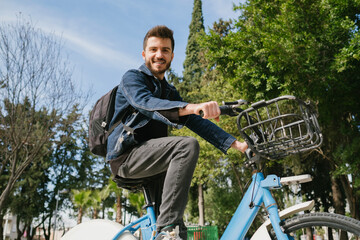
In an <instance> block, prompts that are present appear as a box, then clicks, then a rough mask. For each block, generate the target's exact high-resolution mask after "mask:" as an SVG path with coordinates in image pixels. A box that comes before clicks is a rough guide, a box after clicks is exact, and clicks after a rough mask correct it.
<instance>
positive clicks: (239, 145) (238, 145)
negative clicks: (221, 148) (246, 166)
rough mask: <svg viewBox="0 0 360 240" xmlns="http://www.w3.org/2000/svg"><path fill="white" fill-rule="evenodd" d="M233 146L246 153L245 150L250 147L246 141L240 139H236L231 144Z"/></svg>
mask: <svg viewBox="0 0 360 240" xmlns="http://www.w3.org/2000/svg"><path fill="white" fill-rule="evenodd" d="M231 147H232V148H234V149H236V150H239V151H240V152H242V153H244V152H245V150H246V149H247V148H248V145H247V143H246V142H239V141H238V140H236V141H235V142H233V143H232V144H231Z"/></svg>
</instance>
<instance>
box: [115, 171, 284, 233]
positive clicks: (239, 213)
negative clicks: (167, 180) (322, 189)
mask: <svg viewBox="0 0 360 240" xmlns="http://www.w3.org/2000/svg"><path fill="white" fill-rule="evenodd" d="M280 187H281V184H280V178H279V177H278V176H276V175H269V176H267V177H266V178H265V179H264V175H263V174H262V173H261V172H257V173H254V174H253V176H252V183H251V184H250V186H249V188H248V190H247V191H246V193H245V195H244V197H243V199H242V201H241V203H240V205H239V206H238V208H237V210H236V212H235V214H234V216H233V217H232V219H231V221H230V223H229V225H228V226H227V228H226V230H225V232H224V234H223V235H222V237H221V240H229V239H234V240H235V239H240V240H242V239H244V238H245V235H246V233H247V232H248V230H249V228H250V226H251V224H252V222H253V221H254V219H255V216H256V214H257V213H258V211H259V208H260V206H261V205H262V204H263V203H264V206H265V208H266V210H267V211H268V213H269V218H270V221H271V224H272V226H273V229H274V232H275V234H276V236H277V239H279V240H288V239H289V238H288V236H287V235H286V234H284V233H283V232H282V230H281V228H280V217H279V213H278V208H277V205H276V202H275V200H274V198H273V197H272V195H271V192H270V190H271V189H275V188H280ZM146 210H147V214H146V215H144V216H143V217H141V218H139V219H138V220H136V221H134V222H132V223H130V224H129V225H127V226H125V227H124V228H123V229H122V230H121V231H120V232H119V233H118V234H117V235H116V236H115V237H114V238H113V240H117V239H118V238H119V237H120V236H121V234H123V233H124V232H125V231H129V232H131V233H134V232H135V231H137V230H138V229H139V228H140V229H141V233H142V238H143V239H144V240H154V239H155V234H156V218H155V212H154V208H153V206H152V205H148V206H147V207H146Z"/></svg>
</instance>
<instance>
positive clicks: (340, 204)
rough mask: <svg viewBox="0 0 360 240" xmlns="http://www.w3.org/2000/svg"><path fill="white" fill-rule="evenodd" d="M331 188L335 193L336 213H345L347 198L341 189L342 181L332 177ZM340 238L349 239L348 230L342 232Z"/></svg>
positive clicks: (342, 239)
mask: <svg viewBox="0 0 360 240" xmlns="http://www.w3.org/2000/svg"><path fill="white" fill-rule="evenodd" d="M331 190H332V194H333V201H334V208H335V213H338V214H341V215H345V199H344V196H343V194H342V191H341V181H340V179H338V178H331ZM340 240H347V234H346V232H341V235H340Z"/></svg>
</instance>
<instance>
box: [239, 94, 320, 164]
mask: <svg viewBox="0 0 360 240" xmlns="http://www.w3.org/2000/svg"><path fill="white" fill-rule="evenodd" d="M237 125H238V128H239V131H240V134H241V135H242V137H243V138H244V139H245V141H246V142H247V144H248V145H249V148H250V149H251V150H252V151H253V152H254V153H255V154H256V155H259V156H261V157H263V158H267V159H273V160H275V159H280V158H283V157H285V156H287V155H290V154H296V153H300V152H304V151H308V150H310V149H314V148H317V147H319V146H320V145H321V143H322V134H321V132H320V127H319V124H318V121H317V118H316V112H315V110H314V109H313V108H312V106H311V105H310V104H309V103H305V102H303V101H301V100H300V99H297V98H296V97H294V96H290V95H286V96H281V97H278V98H275V99H272V100H269V101H264V100H262V101H259V102H256V103H253V104H252V105H251V107H250V108H248V109H246V110H244V111H242V112H241V113H240V114H239V116H238V118H237Z"/></svg>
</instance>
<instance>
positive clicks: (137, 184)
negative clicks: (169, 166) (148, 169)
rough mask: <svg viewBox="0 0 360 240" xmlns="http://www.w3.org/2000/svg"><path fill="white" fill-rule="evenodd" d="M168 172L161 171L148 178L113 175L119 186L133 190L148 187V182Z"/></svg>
mask: <svg viewBox="0 0 360 240" xmlns="http://www.w3.org/2000/svg"><path fill="white" fill-rule="evenodd" d="M165 174H166V173H160V174H157V175H155V176H151V177H146V178H122V177H120V176H118V175H116V176H115V177H113V179H112V180H113V181H114V182H115V183H116V184H117V186H118V187H121V188H125V189H127V190H130V191H132V192H136V191H138V190H142V188H143V187H146V186H147V185H148V184H150V183H152V182H153V181H155V180H156V179H158V178H160V177H163V176H164V175H165Z"/></svg>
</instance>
